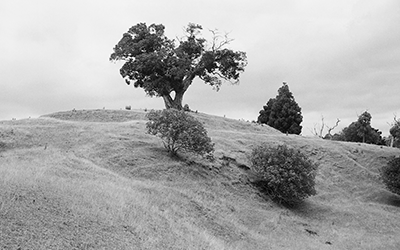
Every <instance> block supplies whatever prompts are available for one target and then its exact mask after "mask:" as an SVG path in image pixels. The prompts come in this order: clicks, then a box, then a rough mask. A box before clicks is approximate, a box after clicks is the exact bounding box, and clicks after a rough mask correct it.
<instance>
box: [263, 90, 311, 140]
mask: <svg viewBox="0 0 400 250" xmlns="http://www.w3.org/2000/svg"><path fill="white" fill-rule="evenodd" d="M302 121H303V116H302V114H301V108H300V107H299V105H298V104H297V102H296V101H295V99H294V97H293V94H292V92H290V90H289V86H288V85H287V84H286V83H285V82H284V83H283V86H282V87H280V88H279V89H278V95H277V96H276V98H271V99H269V101H268V102H267V104H266V105H265V106H264V108H263V109H262V110H261V111H260V115H259V116H258V123H264V124H267V125H269V126H271V127H273V128H276V129H277V130H279V131H281V132H282V133H288V134H297V135H299V134H300V133H301V129H302V126H300V124H301V122H302Z"/></svg>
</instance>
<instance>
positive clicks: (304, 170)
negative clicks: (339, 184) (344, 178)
mask: <svg viewBox="0 0 400 250" xmlns="http://www.w3.org/2000/svg"><path fill="white" fill-rule="evenodd" d="M250 161H251V164H252V168H253V170H254V171H255V173H256V174H257V178H259V179H258V181H257V183H258V184H260V185H261V187H262V188H263V189H264V190H265V191H266V192H267V193H268V194H269V195H270V196H271V198H273V199H276V200H278V201H279V202H285V203H287V204H293V203H297V202H299V201H301V200H302V199H304V198H307V197H308V196H311V195H315V194H316V191H315V176H316V170H317V165H316V164H314V163H313V162H312V161H311V160H310V159H308V158H307V156H306V155H304V154H302V153H301V152H300V151H298V150H295V149H292V148H289V147H287V146H285V145H279V146H277V147H271V146H268V145H266V144H263V145H260V146H257V147H255V148H254V149H253V150H252V152H251V154H250Z"/></svg>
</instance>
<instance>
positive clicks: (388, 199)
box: [375, 192, 400, 207]
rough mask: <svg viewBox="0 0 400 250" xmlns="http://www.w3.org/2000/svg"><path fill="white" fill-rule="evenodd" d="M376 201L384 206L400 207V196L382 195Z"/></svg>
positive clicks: (388, 193) (386, 193)
mask: <svg viewBox="0 0 400 250" xmlns="http://www.w3.org/2000/svg"><path fill="white" fill-rule="evenodd" d="M375 201H376V202H378V203H380V204H383V205H389V206H393V207H400V196H399V195H397V194H393V193H390V192H384V193H382V194H381V195H380V197H378V198H377V199H376V200H375Z"/></svg>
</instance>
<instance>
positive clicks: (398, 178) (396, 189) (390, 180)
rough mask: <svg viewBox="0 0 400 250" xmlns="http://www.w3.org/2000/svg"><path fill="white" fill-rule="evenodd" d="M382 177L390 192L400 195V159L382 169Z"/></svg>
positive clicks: (391, 161) (390, 162)
mask: <svg viewBox="0 0 400 250" xmlns="http://www.w3.org/2000/svg"><path fill="white" fill-rule="evenodd" d="M381 177H382V180H383V183H385V185H386V188H387V189H388V190H389V191H391V192H392V193H395V194H398V195H400V157H397V158H393V159H392V160H390V161H389V162H388V163H387V165H385V166H384V167H382V169H381Z"/></svg>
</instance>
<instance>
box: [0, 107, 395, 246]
mask: <svg viewBox="0 0 400 250" xmlns="http://www.w3.org/2000/svg"><path fill="white" fill-rule="evenodd" d="M193 116H195V117H196V118H197V119H199V120H200V121H202V122H203V123H204V125H205V127H206V129H207V130H208V134H209V136H210V137H211V138H212V140H213V142H215V147H216V151H215V157H216V161H215V162H208V161H206V160H203V159H201V158H196V157H192V156H183V157H181V158H180V159H172V158H170V157H169V156H168V154H167V153H166V152H165V150H164V148H163V146H162V143H161V141H160V140H159V139H158V138H156V137H153V136H150V135H148V134H146V133H145V122H146V120H145V112H144V111H140V110H136V111H117V110H86V111H84V110H77V111H75V112H72V111H67V112H58V113H54V114H50V115H46V116H43V117H40V118H38V119H25V120H17V121H15V120H14V121H0V249H400V197H399V196H396V195H394V194H392V193H390V192H388V191H386V189H385V188H384V186H383V184H382V182H381V180H380V178H379V169H380V168H381V167H382V166H383V165H384V164H386V162H387V160H388V159H389V158H390V157H392V156H399V155H400V150H399V149H396V148H388V147H380V146H375V145H367V144H360V143H344V142H335V141H327V140H322V139H318V138H309V137H302V136H295V135H289V136H286V135H284V134H281V133H280V132H278V131H276V130H274V129H272V128H270V127H268V126H260V125H256V124H252V123H248V122H244V121H236V120H232V119H227V118H222V117H216V116H210V115H206V114H201V113H199V114H193ZM262 142H267V143H270V144H272V145H277V144H282V143H284V144H287V145H289V146H291V147H295V148H298V149H300V150H301V151H302V152H304V153H305V154H307V155H308V156H309V157H310V158H311V159H312V160H314V161H316V162H317V163H318V164H319V170H318V174H317V186H316V189H317V192H318V194H317V195H316V196H313V197H310V198H308V199H306V200H305V201H304V202H303V203H301V204H299V205H298V206H296V207H285V206H282V205H279V204H276V203H274V202H272V201H271V200H270V199H269V198H268V197H267V196H266V195H264V194H262V193H260V192H259V191H258V190H257V189H256V188H255V187H254V186H253V185H252V184H251V180H252V178H253V177H254V176H253V174H252V172H251V170H249V163H248V160H247V154H248V153H249V152H250V150H251V148H252V146H254V145H257V144H259V143H262Z"/></svg>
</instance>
